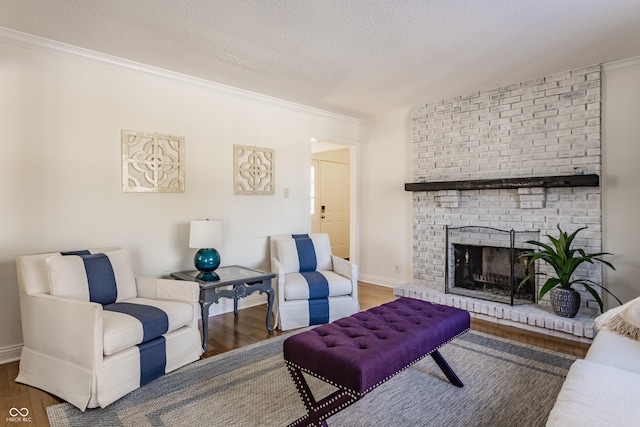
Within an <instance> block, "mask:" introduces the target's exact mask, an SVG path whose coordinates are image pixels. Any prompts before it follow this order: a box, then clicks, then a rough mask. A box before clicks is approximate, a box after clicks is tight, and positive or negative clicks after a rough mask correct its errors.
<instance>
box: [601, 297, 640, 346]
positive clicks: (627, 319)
mask: <svg viewBox="0 0 640 427" xmlns="http://www.w3.org/2000/svg"><path fill="white" fill-rule="evenodd" d="M595 322H596V329H597V330H600V329H608V330H610V331H611V332H615V333H616V334H618V335H622V336H626V337H629V338H632V339H634V340H640V297H638V298H636V299H633V300H631V301H629V302H627V303H626V304H623V305H621V306H620V307H616V308H613V309H611V310H608V311H606V312H605V313H602V314H601V315H600V316H598V317H597V318H596V320H595Z"/></svg>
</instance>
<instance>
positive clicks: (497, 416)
mask: <svg viewBox="0 0 640 427" xmlns="http://www.w3.org/2000/svg"><path fill="white" fill-rule="evenodd" d="M285 337H286V336H279V337H274V338H271V339H268V340H266V341H263V342H261V343H258V344H254V345H251V346H248V347H244V348H240V349H237V350H234V351H231V352H228V353H224V354H221V355H218V356H215V357H212V358H208V359H205V360H202V361H199V362H196V363H193V364H191V365H188V366H185V367H184V368H181V369H179V370H177V371H175V372H173V373H171V374H168V375H165V376H163V377H161V378H159V379H157V380H155V381H153V382H151V383H149V384H147V385H145V386H144V387H142V388H140V389H138V390H136V391H134V392H132V393H130V394H128V395H127V396H125V397H123V398H122V399H120V400H118V401H117V402H115V403H113V404H111V405H110V406H108V407H107V408H105V409H88V410H87V411H86V412H84V413H83V412H81V411H80V410H78V409H76V408H75V407H73V406H71V405H70V404H68V403H62V404H58V405H54V406H50V407H48V408H47V414H48V416H49V422H50V423H51V426H52V427H61V426H109V427H113V426H192V425H206V426H224V427H230V426H239V427H240V426H241V427H247V426H285V425H287V424H288V423H290V422H293V421H295V420H296V419H298V418H299V417H301V416H302V415H304V406H303V404H302V402H301V400H300V398H299V397H298V394H297V391H296V388H295V386H294V384H293V381H292V380H291V378H290V376H289V373H288V371H287V369H286V367H285V365H284V361H283V358H282V342H283V340H284V338H285ZM440 352H441V354H442V355H443V356H444V358H445V359H446V360H447V362H449V364H450V365H451V367H452V368H453V369H454V370H455V372H456V373H457V374H458V376H459V377H460V379H461V380H462V381H463V383H464V384H465V385H464V387H463V388H458V387H455V386H453V385H451V384H450V383H449V382H448V381H447V380H446V378H445V377H444V375H443V374H442V372H441V371H440V369H439V368H438V367H437V365H436V364H435V362H434V361H433V359H431V358H430V357H427V358H425V359H423V360H421V361H420V362H418V363H416V364H414V365H413V366H412V367H410V368H409V369H407V370H405V371H403V372H402V373H400V374H398V375H397V376H395V377H394V378H392V379H391V380H389V381H387V382H386V383H384V384H383V385H381V386H380V387H378V388H377V389H375V390H373V391H372V392H371V393H369V394H368V395H366V396H365V397H364V398H363V399H362V400H360V401H358V402H357V403H355V404H354V405H352V406H350V407H348V408H346V409H345V410H343V411H342V412H340V413H338V414H336V415H334V416H332V417H331V418H329V419H328V424H329V426H331V427H338V426H344V427H347V426H348V427H354V426H367V427H368V426H438V427H442V426H465V427H466V426H491V427H499V426H526V427H534V426H544V424H545V421H546V419H547V417H548V415H549V412H550V411H551V408H552V407H553V404H554V402H555V398H556V396H557V394H558V392H559V391H560V387H561V385H562V382H563V380H564V378H565V376H566V374H567V371H568V369H569V367H570V365H571V364H572V363H573V361H574V360H575V358H572V357H570V356H566V355H563V354H560V353H556V352H552V351H547V350H542V349H539V348H536V347H532V346H528V345H523V344H518V343H515V342H513V341H509V340H504V339H501V338H496V337H493V336H490V335H486V334H481V333H478V332H468V333H466V334H464V335H462V336H461V337H459V338H457V339H456V340H454V341H452V342H450V343H448V344H446V345H445V346H444V347H442V348H441V350H440ZM309 381H310V383H311V387H312V388H313V390H314V393H315V395H316V397H318V396H319V395H320V394H322V395H326V394H328V393H330V392H331V391H332V390H333V389H332V387H331V386H328V385H326V384H325V383H322V382H320V381H318V380H314V379H312V378H310V379H309Z"/></svg>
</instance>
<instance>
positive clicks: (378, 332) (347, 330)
mask: <svg viewBox="0 0 640 427" xmlns="http://www.w3.org/2000/svg"><path fill="white" fill-rule="evenodd" d="M469 325H470V318H469V313H467V312H466V311H463V310H460V309H457V308H453V307H445V306H441V305H437V304H432V303H429V302H426V301H421V300H415V299H411V298H400V299H398V300H395V301H392V302H390V303H387V304H383V305H382V306H379V307H374V308H372V309H370V310H367V311H364V312H360V313H356V314H354V315H352V316H349V317H345V318H342V319H339V320H337V321H335V322H333V323H329V324H325V325H321V326H318V327H316V328H314V329H312V330H310V331H306V332H302V333H299V334H296V335H294V336H291V337H289V338H287V339H286V340H285V342H284V357H285V360H286V361H287V363H288V364H292V365H295V366H297V367H299V368H301V369H302V370H304V371H305V372H308V373H311V374H312V375H315V376H318V377H320V378H323V379H325V380H327V381H329V382H332V383H335V384H338V385H340V386H342V387H345V388H347V389H349V390H352V391H354V392H356V393H361V394H362V393H366V392H367V391H368V390H370V389H372V388H373V387H375V386H376V385H378V384H379V383H380V382H382V381H384V380H386V379H387V378H389V377H390V376H392V375H394V374H396V373H397V372H398V371H400V370H402V369H404V368H406V367H407V366H408V365H410V364H411V363H413V362H415V361H416V360H419V359H420V358H422V357H424V356H425V355H427V354H429V353H431V352H433V351H434V350H435V349H437V348H438V347H440V346H441V345H443V344H445V343H447V342H448V341H450V340H451V339H453V338H454V337H456V336H457V335H459V334H461V333H463V332H465V331H466V330H468V329H469ZM356 349H357V350H358V351H354V350H356ZM311 355H312V357H311Z"/></svg>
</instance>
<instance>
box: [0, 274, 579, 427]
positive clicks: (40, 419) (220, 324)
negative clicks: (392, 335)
mask: <svg viewBox="0 0 640 427" xmlns="http://www.w3.org/2000/svg"><path fill="white" fill-rule="evenodd" d="M359 293H360V306H361V309H362V310H366V309H368V308H371V307H374V306H376V305H380V304H383V303H385V302H388V301H392V300H394V299H395V297H394V295H393V289H392V288H388V287H384V286H376V285H371V284H368V283H363V282H360V286H359ZM265 310H266V306H265V305H260V306H257V307H251V308H247V309H244V310H241V311H240V314H239V317H238V318H237V319H236V318H234V317H233V313H225V314H221V315H218V316H213V317H210V318H209V346H208V349H207V352H206V353H204V354H203V355H202V358H207V357H211V356H215V355H216V354H220V353H224V352H226V351H229V350H233V349H236V348H240V347H244V346H246V345H249V344H253V343H256V342H259V341H263V340H266V339H270V338H273V337H277V336H279V335H280V334H281V332H280V331H279V330H275V331H274V332H273V334H269V333H268V332H267V329H266V328H265V316H266V313H265ZM471 328H472V329H473V330H477V331H480V332H485V333H488V334H492V335H496V336H500V337H503V338H507V339H511V340H514V341H519V342H522V343H526V344H530V345H534V346H538V347H542V348H547V349H551V350H555V351H559V352H562V353H566V354H570V355H573V356H575V357H584V355H585V353H586V351H587V349H588V348H589V346H588V344H583V343H577V342H573V341H567V340H563V339H559V338H554V337H549V336H546V335H543V334H538V333H535V332H530V331H526V330H522V329H517V328H513V327H507V326H500V325H496V324H492V323H489V322H483V321H478V320H472V324H471ZM17 375H18V362H12V363H8V364H5V365H0V426H11V427H15V426H16V425H18V423H15V422H11V421H7V418H10V416H9V410H10V408H28V409H29V416H30V417H31V422H30V423H23V422H21V423H19V425H21V426H29V427H41V426H42V427H48V426H49V421H48V419H47V415H46V412H45V408H46V407H47V406H49V405H53V404H56V403H59V402H60V399H58V398H56V397H55V396H52V395H50V394H49V393H46V392H44V391H42V390H39V389H36V388H33V387H28V386H25V385H22V384H18V383H16V382H15V378H16V376H17Z"/></svg>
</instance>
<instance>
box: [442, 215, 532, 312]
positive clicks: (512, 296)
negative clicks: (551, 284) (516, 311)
mask: <svg viewBox="0 0 640 427" xmlns="http://www.w3.org/2000/svg"><path fill="white" fill-rule="evenodd" d="M532 233H537V232H530V231H526V232H516V231H513V230H510V231H507V230H499V229H494V228H488V227H458V228H450V227H447V248H448V250H447V263H446V264H447V272H448V273H449V274H447V277H446V283H447V286H446V290H447V292H450V293H455V294H459V295H464V296H469V297H475V298H480V299H486V300H491V301H497V302H502V303H507V304H511V305H514V304H522V303H534V302H535V301H536V289H535V280H534V279H533V278H531V279H530V280H528V281H527V282H525V283H523V284H520V282H521V281H522V279H523V278H524V277H525V276H527V274H529V273H535V270H534V268H535V266H534V265H529V263H528V259H527V258H521V257H520V255H521V254H522V253H523V252H525V250H528V248H526V249H525V248H523V247H516V246H523V245H524V241H525V239H527V240H528V239H534V238H537V237H536V236H532V235H531V234H532ZM521 234H526V236H523V235H521ZM456 241H458V242H459V243H455V242H456ZM469 242H474V244H470V243H469Z"/></svg>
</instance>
